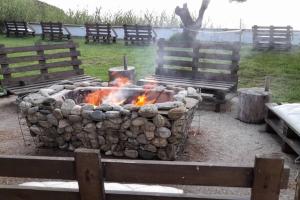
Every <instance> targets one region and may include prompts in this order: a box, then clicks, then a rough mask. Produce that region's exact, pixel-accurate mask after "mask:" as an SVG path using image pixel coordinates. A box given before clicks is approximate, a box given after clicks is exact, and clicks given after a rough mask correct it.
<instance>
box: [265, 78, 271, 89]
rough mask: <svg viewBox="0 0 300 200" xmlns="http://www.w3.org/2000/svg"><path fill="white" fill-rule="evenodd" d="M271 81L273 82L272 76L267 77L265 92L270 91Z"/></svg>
mask: <svg viewBox="0 0 300 200" xmlns="http://www.w3.org/2000/svg"><path fill="white" fill-rule="evenodd" d="M270 83H271V78H270V76H266V77H265V92H269V91H270Z"/></svg>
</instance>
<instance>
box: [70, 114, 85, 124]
mask: <svg viewBox="0 0 300 200" xmlns="http://www.w3.org/2000/svg"><path fill="white" fill-rule="evenodd" d="M69 120H70V122H73V123H76V122H80V121H81V120H82V118H81V116H79V115H69Z"/></svg>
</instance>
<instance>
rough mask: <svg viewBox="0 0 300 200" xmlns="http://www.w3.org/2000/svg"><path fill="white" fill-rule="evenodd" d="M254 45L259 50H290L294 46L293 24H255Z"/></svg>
mask: <svg viewBox="0 0 300 200" xmlns="http://www.w3.org/2000/svg"><path fill="white" fill-rule="evenodd" d="M252 33H253V47H254V49H257V50H268V49H274V50H289V49H290V48H291V47H292V35H293V28H292V27H291V26H257V25H255V26H253V27H252Z"/></svg>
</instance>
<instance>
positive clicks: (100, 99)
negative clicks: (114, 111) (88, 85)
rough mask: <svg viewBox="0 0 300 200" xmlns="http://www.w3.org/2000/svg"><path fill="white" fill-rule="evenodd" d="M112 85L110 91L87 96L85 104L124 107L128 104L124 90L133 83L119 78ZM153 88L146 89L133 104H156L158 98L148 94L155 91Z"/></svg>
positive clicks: (101, 91) (100, 91) (106, 90)
mask: <svg viewBox="0 0 300 200" xmlns="http://www.w3.org/2000/svg"><path fill="white" fill-rule="evenodd" d="M110 84H111V85H113V87H111V88H110V89H105V90H97V91H94V92H92V93H90V94H88V95H86V97H85V102H86V103H89V104H92V105H94V106H99V105H101V104H104V103H105V104H110V105H122V104H123V103H124V102H126V100H127V97H126V94H124V91H123V90H122V89H123V88H124V87H126V86H128V85H130V84H132V82H131V81H130V80H129V79H128V78H126V77H118V78H116V79H115V80H114V81H113V82H111V83H110ZM153 87H154V85H151V86H149V87H148V86H147V87H144V89H145V92H144V93H143V94H141V95H139V96H137V97H136V98H135V99H133V100H132V102H131V103H132V104H134V105H136V106H144V105H146V104H153V103H155V101H156V98H153V97H150V95H149V92H148V91H149V90H150V89H153Z"/></svg>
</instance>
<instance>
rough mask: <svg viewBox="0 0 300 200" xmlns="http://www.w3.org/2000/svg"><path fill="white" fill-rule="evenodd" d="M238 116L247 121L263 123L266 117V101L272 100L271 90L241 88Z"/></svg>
mask: <svg viewBox="0 0 300 200" xmlns="http://www.w3.org/2000/svg"><path fill="white" fill-rule="evenodd" d="M238 95H239V112H238V118H239V120H241V121H242V122H246V123H262V122H264V118H265V103H268V102H270V99H271V95H270V92H266V91H265V89H264V88H244V89H239V91H238Z"/></svg>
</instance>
